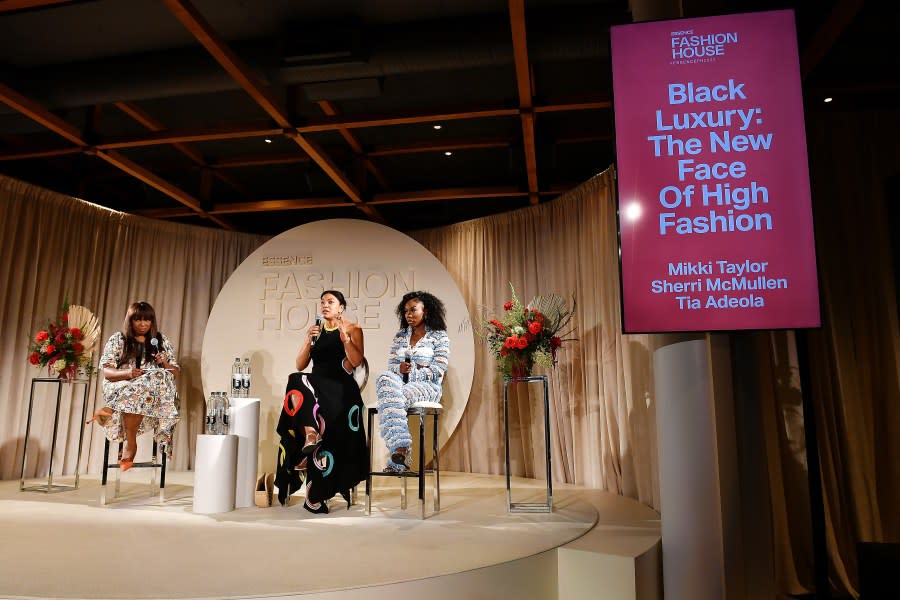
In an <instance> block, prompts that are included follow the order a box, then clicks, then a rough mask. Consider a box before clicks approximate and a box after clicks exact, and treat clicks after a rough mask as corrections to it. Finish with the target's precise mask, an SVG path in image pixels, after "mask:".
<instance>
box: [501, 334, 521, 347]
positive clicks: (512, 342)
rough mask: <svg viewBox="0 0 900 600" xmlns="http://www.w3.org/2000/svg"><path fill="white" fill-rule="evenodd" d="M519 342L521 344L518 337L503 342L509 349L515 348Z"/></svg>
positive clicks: (510, 337) (512, 336) (511, 337)
mask: <svg viewBox="0 0 900 600" xmlns="http://www.w3.org/2000/svg"><path fill="white" fill-rule="evenodd" d="M518 342H519V339H518V338H517V337H516V336H514V335H511V336H509V337H508V338H506V340H505V341H504V342H503V345H504V346H506V347H507V348H515V347H516V346H517V345H518Z"/></svg>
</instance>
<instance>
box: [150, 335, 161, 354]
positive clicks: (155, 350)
mask: <svg viewBox="0 0 900 600" xmlns="http://www.w3.org/2000/svg"><path fill="white" fill-rule="evenodd" d="M150 345H151V346H153V355H154V356H156V355H157V354H159V340H158V339H156V338H150Z"/></svg>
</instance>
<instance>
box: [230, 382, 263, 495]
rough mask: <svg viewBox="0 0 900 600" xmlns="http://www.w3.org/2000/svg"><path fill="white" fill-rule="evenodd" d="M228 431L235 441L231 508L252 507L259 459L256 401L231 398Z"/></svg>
mask: <svg viewBox="0 0 900 600" xmlns="http://www.w3.org/2000/svg"><path fill="white" fill-rule="evenodd" d="M230 402H231V415H230V429H231V433H232V434H233V435H236V436H237V438H238V449H237V473H236V475H235V487H234V506H235V508H246V507H248V506H255V503H254V493H255V492H256V469H257V461H258V459H259V398H231V400H230Z"/></svg>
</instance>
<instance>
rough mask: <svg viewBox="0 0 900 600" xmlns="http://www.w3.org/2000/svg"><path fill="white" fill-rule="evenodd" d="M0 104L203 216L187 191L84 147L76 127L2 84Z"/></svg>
mask: <svg viewBox="0 0 900 600" xmlns="http://www.w3.org/2000/svg"><path fill="white" fill-rule="evenodd" d="M0 101H3V102H4V103H6V104H7V105H8V106H10V107H11V108H13V109H15V110H17V111H19V112H20V113H22V114H23V115H25V116H26V117H28V118H30V119H32V120H34V121H36V122H38V123H40V124H41V125H43V126H44V127H46V128H47V129H50V130H51V131H53V132H54V133H57V134H58V135H60V136H62V137H64V138H65V139H67V140H69V141H70V142H72V143H74V144H76V145H78V146H82V148H80V150H83V151H84V152H85V153H86V154H90V155H95V156H97V157H99V158H101V159H103V160H104V161H106V162H108V163H109V164H111V165H113V166H115V167H117V168H118V169H120V170H122V171H125V172H126V173H128V174H130V175H132V176H133V177H135V178H137V179H139V180H140V181H143V182H144V183H146V184H147V185H149V186H151V187H153V188H155V189H157V190H159V191H160V192H162V193H163V194H165V195H167V196H169V197H170V198H172V199H173V200H176V201H177V202H180V203H181V204H184V205H185V206H187V207H188V208H190V209H191V210H193V211H195V212H197V213H199V214H200V215H201V216H206V215H204V214H203V211H202V209H201V208H200V203H199V202H198V201H197V199H196V198H194V197H193V196H191V195H190V194H188V193H187V192H185V191H183V190H181V189H179V188H178V187H176V186H174V185H172V184H171V183H169V182H168V181H165V180H164V179H162V178H160V177H158V176H157V175H155V174H153V173H151V172H150V171H148V170H147V169H145V168H144V167H142V166H140V165H139V164H137V163H135V162H133V161H131V160H129V159H127V158H125V157H124V156H122V155H121V154H119V153H117V152H109V151H104V150H97V149H96V148H92V147H88V145H87V143H86V142H85V141H84V140H83V139H82V135H81V132H80V131H79V130H78V128H77V127H75V126H74V125H71V124H70V123H68V122H67V121H64V120H63V119H60V118H59V117H57V116H56V115H55V114H53V113H52V112H50V111H49V110H47V109H46V108H44V107H43V106H41V105H40V104H38V103H37V102H34V101H33V100H31V99H29V98H26V97H25V96H23V95H21V94H19V93H18V92H16V91H15V90H13V89H11V88H9V87H7V86H5V85H3V84H0ZM209 218H210V219H211V220H212V221H214V222H215V223H217V224H218V225H220V226H221V227H224V228H225V229H233V227H232V226H231V225H230V224H228V223H226V222H225V221H222V220H221V219H218V218H216V217H209Z"/></svg>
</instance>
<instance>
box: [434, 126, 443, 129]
mask: <svg viewBox="0 0 900 600" xmlns="http://www.w3.org/2000/svg"><path fill="white" fill-rule="evenodd" d="M441 127H443V125H435V126H434V128H435V129H440V128H441Z"/></svg>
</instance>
